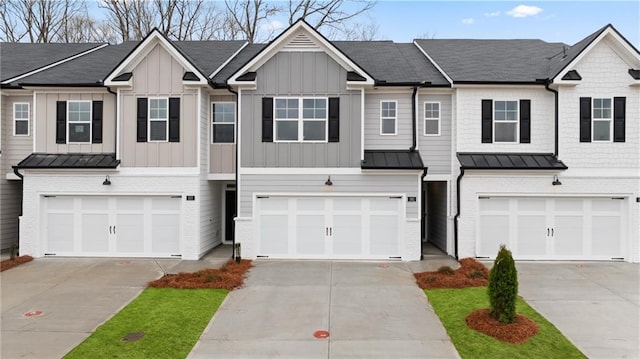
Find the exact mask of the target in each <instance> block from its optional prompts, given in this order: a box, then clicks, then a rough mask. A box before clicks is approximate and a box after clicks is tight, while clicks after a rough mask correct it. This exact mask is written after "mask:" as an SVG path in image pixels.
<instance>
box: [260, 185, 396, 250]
mask: <svg viewBox="0 0 640 359" xmlns="http://www.w3.org/2000/svg"><path fill="white" fill-rule="evenodd" d="M401 202H402V201H401V200H400V198H390V197H370V198H362V197H332V198H327V197H312V196H309V197H276V196H271V197H258V207H257V213H258V216H257V218H258V222H259V224H258V228H259V230H258V235H259V237H260V240H259V243H260V250H259V253H260V255H261V256H268V257H270V258H321V259H329V258H335V259H389V258H398V257H400V234H399V232H400V213H401V211H400V209H401V207H400V206H401Z"/></svg>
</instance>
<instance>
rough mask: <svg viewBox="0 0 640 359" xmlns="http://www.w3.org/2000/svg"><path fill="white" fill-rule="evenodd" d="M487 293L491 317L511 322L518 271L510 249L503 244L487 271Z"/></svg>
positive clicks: (502, 321) (513, 313)
mask: <svg viewBox="0 0 640 359" xmlns="http://www.w3.org/2000/svg"><path fill="white" fill-rule="evenodd" d="M487 293H488V294H489V303H490V305H491V317H492V318H494V319H495V320H497V321H499V322H500V323H505V324H506V323H513V321H514V320H515V317H516V298H517V296H518V272H517V271H516V265H515V262H514V261H513V257H512V256H511V251H510V250H508V249H507V248H506V247H505V246H504V245H501V246H500V251H499V252H498V256H497V257H496V260H495V261H494V262H493V267H492V268H491V271H490V272H489V285H488V288H487Z"/></svg>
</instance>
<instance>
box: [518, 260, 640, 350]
mask: <svg viewBox="0 0 640 359" xmlns="http://www.w3.org/2000/svg"><path fill="white" fill-rule="evenodd" d="M516 266H517V269H518V276H519V283H520V295H521V296H522V297H523V298H524V299H525V300H526V301H527V302H528V303H529V304H530V305H531V306H532V307H534V308H535V309H536V310H537V311H538V312H539V313H540V314H542V315H543V316H544V317H545V318H547V319H548V320H549V321H550V322H551V323H553V324H554V325H555V326H556V327H557V328H558V329H560V331H561V332H562V333H563V334H564V335H565V336H566V337H567V338H569V340H571V341H572V342H573V343H574V344H575V345H576V346H577V347H578V348H579V349H580V350H581V351H582V352H583V353H584V354H585V355H586V356H587V357H589V358H607V359H609V358H640V329H639V326H640V325H639V323H640V265H638V264H632V263H625V262H584V263H582V262H564V263H557V262H551V263H537V262H536V263H534V262H519V263H517V265H516Z"/></svg>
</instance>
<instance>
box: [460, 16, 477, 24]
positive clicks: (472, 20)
mask: <svg viewBox="0 0 640 359" xmlns="http://www.w3.org/2000/svg"><path fill="white" fill-rule="evenodd" d="M474 22H476V21H475V20H474V19H473V18H468V19H462V23H463V24H467V25H471V24H473V23H474Z"/></svg>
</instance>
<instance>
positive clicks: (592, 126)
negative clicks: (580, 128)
mask: <svg viewBox="0 0 640 359" xmlns="http://www.w3.org/2000/svg"><path fill="white" fill-rule="evenodd" d="M596 100H609V101H611V102H610V103H611V107H610V108H609V113H610V114H611V116H610V117H609V118H599V119H596V118H595V116H594V112H595V111H596V106H595V103H596ZM596 121H597V122H605V121H608V122H609V139H608V140H596V139H595V137H594V136H595V123H596ZM591 142H599V143H610V142H613V98H612V97H594V98H592V99H591Z"/></svg>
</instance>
